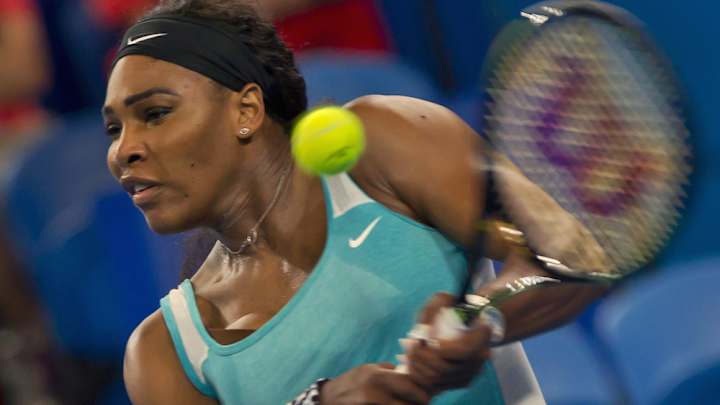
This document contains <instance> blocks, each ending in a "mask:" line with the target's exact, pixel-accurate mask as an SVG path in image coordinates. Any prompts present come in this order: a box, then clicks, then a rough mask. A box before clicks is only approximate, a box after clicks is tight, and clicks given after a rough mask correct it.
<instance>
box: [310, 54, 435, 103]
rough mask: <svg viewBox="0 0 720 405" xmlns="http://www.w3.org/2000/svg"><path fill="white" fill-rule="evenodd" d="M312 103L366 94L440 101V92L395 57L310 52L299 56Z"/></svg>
mask: <svg viewBox="0 0 720 405" xmlns="http://www.w3.org/2000/svg"><path fill="white" fill-rule="evenodd" d="M298 64H299V66H300V71H301V72H302V74H303V76H304V77H305V81H306V83H307V89H308V101H309V105H311V106H313V105H317V104H319V103H328V102H331V103H333V104H343V103H346V102H348V101H350V100H352V99H354V98H356V97H359V96H364V95H367V94H388V95H403V96H411V97H419V98H423V99H426V100H438V98H439V96H438V92H437V90H436V89H435V87H433V85H432V84H431V82H430V81H429V80H428V79H427V78H426V77H425V76H424V75H422V74H421V73H420V72H418V71H416V70H414V69H412V68H411V67H409V66H407V65H405V64H403V63H402V62H400V61H398V60H397V59H395V58H392V57H390V56H388V55H383V54H373V53H364V52H345V53H338V52H307V53H303V54H301V56H300V57H299V58H298Z"/></svg>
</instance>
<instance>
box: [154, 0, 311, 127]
mask: <svg viewBox="0 0 720 405" xmlns="http://www.w3.org/2000/svg"><path fill="white" fill-rule="evenodd" d="M158 14H163V15H177V16H188V17H195V18H203V19H206V20H208V21H209V22H211V23H212V24H214V25H217V26H219V27H221V28H222V29H224V30H227V31H230V32H237V33H240V34H242V35H243V37H245V38H247V41H245V45H246V46H247V47H249V48H250V50H251V51H253V53H254V54H255V56H256V57H257V59H258V60H259V61H260V63H261V64H262V67H263V68H264V69H265V71H266V72H267V73H268V74H269V75H270V76H271V77H272V79H273V85H272V86H271V87H272V88H270V89H263V92H265V97H264V99H265V104H266V105H265V110H266V111H267V114H268V115H269V116H270V118H272V119H273V120H274V121H275V122H277V123H279V124H280V125H282V127H283V128H284V129H285V131H286V132H287V131H289V129H290V126H291V125H292V122H293V120H294V119H295V118H296V117H297V116H298V115H300V113H302V112H303V111H305V109H306V108H307V95H306V93H305V80H304V79H303V77H302V76H301V75H300V72H299V71H298V69H297V66H296V65H295V58H294V56H293V53H292V51H290V50H289V49H288V48H287V46H286V45H285V43H284V42H283V41H282V39H280V36H279V35H278V33H277V31H276V30H275V27H273V25H272V24H271V23H269V22H266V21H263V20H262V19H261V18H260V16H258V14H257V11H256V10H255V9H254V8H253V7H252V6H250V5H248V4H246V3H243V2H239V1H237V0H235V1H233V0H161V1H160V3H159V4H158V5H157V6H156V7H155V8H153V9H152V10H150V11H149V12H148V13H147V14H145V16H143V17H150V16H154V15H158Z"/></svg>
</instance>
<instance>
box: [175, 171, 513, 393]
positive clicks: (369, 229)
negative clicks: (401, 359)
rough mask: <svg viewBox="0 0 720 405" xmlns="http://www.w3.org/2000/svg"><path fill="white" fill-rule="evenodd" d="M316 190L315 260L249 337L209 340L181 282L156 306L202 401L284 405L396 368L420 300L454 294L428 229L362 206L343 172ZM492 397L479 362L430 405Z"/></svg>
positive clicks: (371, 204) (453, 269)
mask: <svg viewBox="0 0 720 405" xmlns="http://www.w3.org/2000/svg"><path fill="white" fill-rule="evenodd" d="M323 189H324V193H325V201H326V211H327V213H328V230H327V241H326V245H325V249H324V251H323V253H322V255H321V258H320V260H319V261H318V263H317V265H316V266H315V269H314V270H313V272H312V273H311V274H310V276H309V277H308V278H307V280H306V281H305V283H304V284H303V285H302V287H301V288H300V289H299V290H298V291H297V292H296V293H295V295H294V296H293V297H292V299H291V300H290V301H289V302H288V303H287V304H286V305H285V306H284V307H283V308H282V309H281V310H280V312H278V313H277V314H276V315H275V316H274V317H273V318H272V319H271V320H270V321H268V322H267V323H266V324H264V325H263V326H262V327H261V328H259V329H258V330H257V331H255V332H253V333H252V334H251V335H250V336H248V337H246V338H245V339H243V340H241V341H239V342H236V343H234V344H230V345H223V344H219V343H218V342H216V341H215V340H214V339H213V338H212V337H211V336H210V334H209V333H208V332H207V330H206V329H205V328H204V326H203V324H202V320H201V318H200V314H199V312H198V309H197V305H196V303H195V296H194V293H193V287H192V284H191V282H190V281H189V280H185V281H184V282H183V283H182V284H181V285H180V286H179V287H178V288H177V289H174V290H172V291H171V292H170V293H169V294H168V296H166V297H164V298H163V299H162V300H161V308H162V313H163V317H164V319H165V323H166V325H167V327H168V329H169V331H170V334H171V336H172V340H173V343H174V345H175V349H176V351H177V353H178V357H179V358H180V360H181V363H182V365H183V368H184V370H185V373H186V374H187V376H188V378H189V379H190V381H191V382H192V383H193V384H194V385H195V387H196V388H197V389H198V390H200V391H201V392H202V393H204V394H205V395H208V396H211V397H214V398H217V399H218V400H219V401H220V402H221V403H223V404H245V405H263V404H272V405H278V404H285V403H286V402H287V401H289V400H292V399H293V398H294V397H295V396H297V395H298V394H299V393H300V392H302V391H303V390H305V389H306V388H307V387H308V386H309V385H310V384H311V383H312V382H313V381H315V380H316V379H318V378H322V377H328V378H332V377H336V376H338V375H340V374H342V373H344V372H345V371H347V370H349V369H351V368H353V367H356V366H359V365H361V364H365V363H378V362H392V363H395V364H397V361H396V360H395V355H397V354H400V353H402V351H403V350H402V348H401V347H400V344H399V343H398V339H400V338H403V337H405V335H406V334H407V332H408V331H409V330H410V328H411V327H412V326H413V324H414V322H415V318H416V315H417V313H418V311H419V310H420V309H421V308H422V307H423V306H424V304H425V303H426V301H427V300H428V298H429V297H430V296H432V295H433V294H434V293H435V292H438V291H450V292H457V291H458V290H459V289H460V288H461V286H462V284H463V283H462V282H463V279H464V278H465V277H466V274H467V271H466V260H465V257H464V254H463V251H462V250H461V249H460V248H459V247H458V246H457V245H455V244H453V243H452V242H451V241H449V240H448V239H447V238H445V237H444V236H443V235H442V234H441V233H439V232H438V231H437V230H435V229H433V228H430V227H428V226H425V225H423V224H420V223H418V222H415V221H413V220H411V219H409V218H407V217H405V216H402V215H400V214H398V213H396V212H394V211H392V210H390V209H388V208H386V207H385V206H383V205H382V204H379V203H377V202H376V201H374V200H372V199H370V198H369V197H368V196H367V195H366V194H365V193H364V192H363V191H362V190H361V189H360V188H359V187H358V186H357V185H355V183H354V182H353V181H352V180H351V179H350V177H349V176H348V175H346V174H340V175H337V176H333V177H326V178H323ZM218 248H221V247H220V246H219V245H216V246H215V249H218ZM502 398H503V397H502V393H501V390H500V387H499V385H498V382H497V379H496V376H495V371H494V369H493V366H492V363H491V362H488V363H487V364H486V365H485V368H484V371H483V372H482V373H481V374H480V375H478V377H477V378H476V379H475V380H474V381H473V383H472V385H471V386H470V387H468V388H465V389H460V390H454V391H449V392H446V393H443V394H441V395H440V396H438V397H436V398H435V399H434V400H433V402H432V403H433V404H438V405H445V404H487V405H494V404H502V403H503V399H502Z"/></svg>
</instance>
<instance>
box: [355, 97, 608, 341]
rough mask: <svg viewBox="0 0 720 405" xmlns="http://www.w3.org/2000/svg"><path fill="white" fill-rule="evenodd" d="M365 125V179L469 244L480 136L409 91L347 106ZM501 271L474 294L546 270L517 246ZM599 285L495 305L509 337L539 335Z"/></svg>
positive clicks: (477, 195)
mask: <svg viewBox="0 0 720 405" xmlns="http://www.w3.org/2000/svg"><path fill="white" fill-rule="evenodd" d="M348 107H349V108H350V109H352V110H353V111H355V112H356V113H358V114H359V115H360V117H361V119H362V120H363V122H364V124H365V126H366V132H367V137H368V142H367V145H368V146H367V152H366V154H365V156H364V157H363V159H362V160H361V162H360V164H359V167H358V168H357V169H356V170H358V171H363V172H364V173H363V176H359V177H362V178H370V179H374V180H373V184H374V185H376V187H377V188H378V189H380V190H382V191H383V192H384V193H386V194H387V195H388V199H389V200H393V201H397V202H396V204H399V206H395V207H393V208H395V209H397V210H398V211H400V212H402V213H404V214H406V215H409V216H411V217H413V218H414V219H417V220H419V221H421V222H424V223H427V224H429V225H431V226H433V227H435V228H437V229H439V230H440V231H442V232H443V233H444V234H445V235H448V236H449V237H450V238H452V239H454V240H455V241H457V242H459V243H461V244H463V245H465V246H469V245H470V243H472V241H473V240H474V230H473V226H472V224H473V223H474V222H475V220H476V219H477V218H479V216H480V215H481V214H482V212H483V210H484V207H482V206H481V203H480V202H481V201H484V198H481V196H483V195H484V192H485V190H484V179H483V177H482V176H481V175H480V174H478V171H477V170H475V169H473V167H474V165H476V164H477V160H478V158H479V155H478V151H479V150H480V147H481V144H480V137H479V135H478V134H477V133H476V132H475V131H473V130H472V129H471V128H470V127H469V126H468V125H467V124H465V123H464V122H463V121H462V120H461V119H460V118H459V117H457V116H456V115H455V114H454V113H452V112H451V111H450V110H448V109H446V108H444V107H442V106H439V105H436V104H432V103H429V102H425V101H422V100H417V99H412V98H408V97H385V96H369V97H364V98H361V99H358V100H356V101H354V102H352V103H350V104H349V105H348ZM503 256H504V257H494V258H496V259H504V260H505V265H504V267H503V272H502V274H501V275H500V277H498V279H497V280H495V281H493V282H490V283H487V284H486V285H484V286H482V287H481V288H480V290H479V291H478V294H481V295H488V294H490V293H491V292H493V291H498V290H501V289H504V285H505V283H507V282H508V281H511V280H514V279H516V278H519V277H522V276H526V275H548V274H547V273H546V272H545V271H543V270H542V269H540V268H539V267H537V266H535V265H534V264H532V263H531V262H530V261H529V260H527V259H526V258H525V257H524V256H523V255H522V254H521V253H520V252H519V251H516V250H513V251H510V252H504V253H503ZM604 291H605V288H604V287H599V286H588V285H582V286H579V285H573V284H563V285H561V286H558V287H555V288H553V289H545V290H542V291H533V292H528V293H527V294H524V295H521V296H517V297H515V298H514V299H513V300H511V301H509V302H507V303H506V304H504V305H502V307H501V308H500V309H501V310H502V312H503V314H504V315H505V318H506V322H507V330H506V341H512V340H517V339H521V338H523V337H527V336H530V335H533V334H537V333H539V332H542V331H544V330H547V329H550V328H553V327H556V326H558V325H560V324H562V323H564V322H566V321H568V320H570V319H572V318H573V317H575V316H577V315H578V314H580V313H581V312H582V310H583V309H584V308H585V307H586V306H587V305H588V304H589V303H590V302H592V301H593V300H595V299H596V298H598V297H599V296H600V295H602V294H603V293H604Z"/></svg>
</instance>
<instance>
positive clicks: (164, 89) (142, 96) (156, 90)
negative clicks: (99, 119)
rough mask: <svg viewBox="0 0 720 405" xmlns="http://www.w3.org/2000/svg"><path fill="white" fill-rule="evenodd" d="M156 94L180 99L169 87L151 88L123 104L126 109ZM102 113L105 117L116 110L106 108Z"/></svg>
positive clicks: (129, 97)
mask: <svg viewBox="0 0 720 405" xmlns="http://www.w3.org/2000/svg"><path fill="white" fill-rule="evenodd" d="M155 94H167V95H170V96H175V97H180V94H178V93H177V92H175V91H173V90H170V89H168V88H167V87H152V88H149V89H147V90H145V91H143V92H140V93H137V94H132V95H130V96H127V97H126V98H125V100H123V104H125V107H130V106H131V105H133V104H135V103H137V102H140V101H142V100H145V99H146V98H148V97H151V96H154V95H155ZM102 113H103V114H104V115H107V114H113V113H114V110H113V108H112V107H110V106H105V107H103V108H102Z"/></svg>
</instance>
